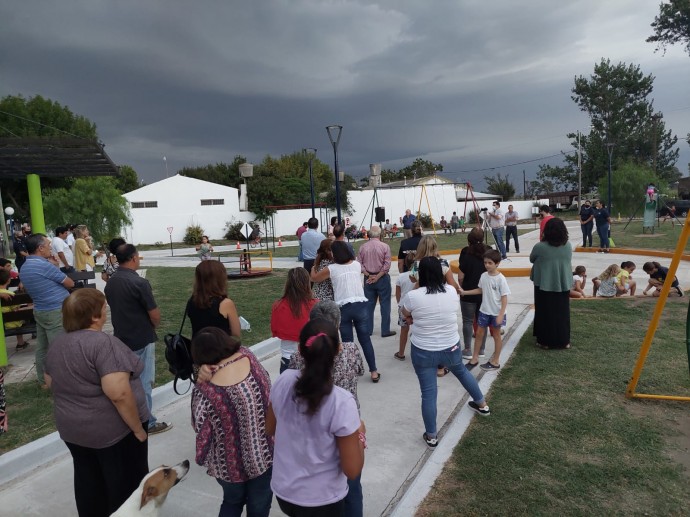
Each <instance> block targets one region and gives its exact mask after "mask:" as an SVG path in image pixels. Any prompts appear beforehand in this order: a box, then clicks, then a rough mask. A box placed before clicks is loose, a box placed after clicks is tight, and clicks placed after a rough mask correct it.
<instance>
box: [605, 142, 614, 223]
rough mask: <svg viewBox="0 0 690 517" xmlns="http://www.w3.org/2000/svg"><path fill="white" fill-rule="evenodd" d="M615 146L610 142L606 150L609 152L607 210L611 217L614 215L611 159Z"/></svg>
mask: <svg viewBox="0 0 690 517" xmlns="http://www.w3.org/2000/svg"><path fill="white" fill-rule="evenodd" d="M613 145H614V144H612V143H610V142H609V143H607V144H606V150H607V151H608V152H609V181H608V201H607V203H608V204H607V206H606V208H608V209H609V214H611V215H613V212H611V157H612V156H613Z"/></svg>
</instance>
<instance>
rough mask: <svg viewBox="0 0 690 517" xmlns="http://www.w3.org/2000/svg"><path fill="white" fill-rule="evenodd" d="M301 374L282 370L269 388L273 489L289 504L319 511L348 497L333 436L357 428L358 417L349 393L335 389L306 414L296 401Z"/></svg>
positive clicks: (303, 404) (358, 423) (343, 434)
mask: <svg viewBox="0 0 690 517" xmlns="http://www.w3.org/2000/svg"><path fill="white" fill-rule="evenodd" d="M300 373H301V372H299V371H297V370H286V371H285V372H283V373H282V374H281V376H280V377H278V380H277V381H276V383H275V384H274V385H273V388H272V389H271V406H272V407H273V412H274V413H275V416H276V421H277V426H276V435H275V449H274V454H273V478H272V479H271V488H272V489H273V492H274V493H275V495H276V496H278V497H280V498H281V499H283V500H285V501H288V502H289V503H293V504H297V505H300V506H308V507H313V506H323V505H327V504H331V503H335V502H337V501H340V500H341V499H343V498H344V497H345V496H346V495H347V478H346V477H345V474H344V473H343V470H342V468H341V467H340V452H339V450H338V444H337V442H336V437H337V436H349V435H351V434H352V433H354V432H356V431H357V429H359V425H360V420H359V413H358V411H357V404H356V402H355V398H354V397H353V396H352V394H351V393H350V392H348V391H345V390H344V389H342V388H339V387H338V386H333V391H331V393H330V394H329V395H328V396H326V397H325V398H324V399H323V400H322V402H321V407H320V408H319V411H318V412H317V413H316V414H315V415H313V416H309V415H307V414H306V404H305V403H304V402H302V401H301V400H299V399H295V397H294V386H295V382H297V379H298V378H299V376H300Z"/></svg>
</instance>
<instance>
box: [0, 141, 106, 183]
mask: <svg viewBox="0 0 690 517" xmlns="http://www.w3.org/2000/svg"><path fill="white" fill-rule="evenodd" d="M27 174H38V175H39V176H41V177H44V178H47V177H63V176H117V175H119V174H120V170H119V168H118V167H117V165H115V164H114V163H113V161H112V160H111V159H110V157H109V156H108V155H107V154H106V153H105V151H104V150H103V144H101V143H100V142H98V140H95V139H88V138H75V137H70V138H62V137H22V138H0V177H2V178H25V177H26V175H27Z"/></svg>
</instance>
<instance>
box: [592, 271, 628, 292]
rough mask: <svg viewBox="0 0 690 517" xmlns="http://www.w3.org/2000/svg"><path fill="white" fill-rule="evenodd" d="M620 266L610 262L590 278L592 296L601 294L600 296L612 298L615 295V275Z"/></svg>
mask: <svg viewBox="0 0 690 517" xmlns="http://www.w3.org/2000/svg"><path fill="white" fill-rule="evenodd" d="M620 271H621V268H620V267H619V266H618V264H611V265H610V266H609V267H607V268H606V269H605V270H604V272H603V273H601V274H600V275H599V276H595V277H594V278H592V283H593V284H594V290H593V292H592V296H597V294H598V295H599V296H601V297H602V298H613V297H614V296H616V275H617V274H618V273H620Z"/></svg>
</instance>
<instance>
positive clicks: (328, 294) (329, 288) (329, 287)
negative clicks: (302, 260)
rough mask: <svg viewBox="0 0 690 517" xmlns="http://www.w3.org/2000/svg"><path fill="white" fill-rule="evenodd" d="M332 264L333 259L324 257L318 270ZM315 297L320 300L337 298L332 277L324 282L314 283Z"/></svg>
mask: <svg viewBox="0 0 690 517" xmlns="http://www.w3.org/2000/svg"><path fill="white" fill-rule="evenodd" d="M330 264H333V261H332V260H328V259H323V260H322V261H321V262H320V263H319V267H317V268H316V272H317V273H318V272H319V271H321V270H322V269H324V268H326V267H328V266H329V265H330ZM314 298H316V299H318V300H331V301H333V300H335V296H334V295H333V284H332V283H331V279H330V278H327V279H326V280H324V281H323V282H316V283H315V284H314Z"/></svg>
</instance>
